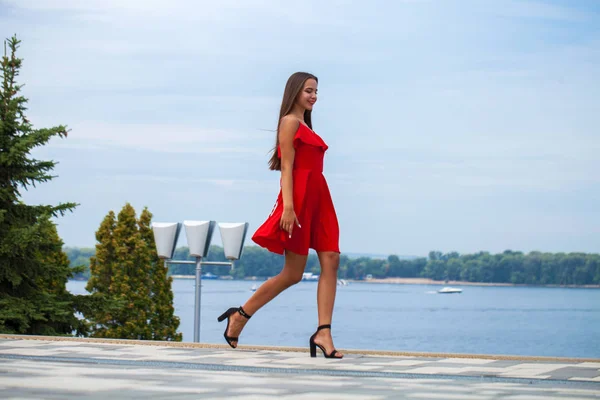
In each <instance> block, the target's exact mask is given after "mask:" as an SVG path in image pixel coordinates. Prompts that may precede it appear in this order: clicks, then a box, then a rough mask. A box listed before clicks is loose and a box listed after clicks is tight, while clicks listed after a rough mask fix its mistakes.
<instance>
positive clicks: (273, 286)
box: [227, 251, 308, 347]
mask: <svg viewBox="0 0 600 400" xmlns="http://www.w3.org/2000/svg"><path fill="white" fill-rule="evenodd" d="M307 258H308V256H303V255H300V254H296V253H292V252H291V251H286V252H285V263H284V265H283V269H282V270H281V272H280V273H279V274H277V275H276V276H274V277H272V278H270V279H268V280H266V281H265V282H264V283H263V284H262V285H260V286H259V288H258V289H256V292H254V294H253V295H252V296H251V297H250V298H249V299H248V301H246V304H244V305H243V306H242V308H243V309H244V311H245V312H246V313H247V314H249V315H254V313H255V312H257V311H258V310H259V309H260V308H261V307H262V306H264V305H265V304H267V303H268V302H269V301H271V300H273V299H274V298H275V297H277V295H278V294H279V293H281V292H283V291H284V290H285V289H287V288H289V287H290V286H292V285H294V284H296V283H298V282H300V281H301V280H302V273H304V268H305V266H306V260H307ZM247 321H248V320H247V319H246V318H245V317H243V316H242V315H240V314H239V313H237V312H236V313H234V314H232V315H231V316H230V317H229V330H228V332H227V336H233V337H237V336H239V334H240V332H241V331H242V329H244V325H246V322H247ZM231 344H232V345H233V346H234V347H237V342H235V341H233V342H231Z"/></svg>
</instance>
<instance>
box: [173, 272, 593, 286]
mask: <svg viewBox="0 0 600 400" xmlns="http://www.w3.org/2000/svg"><path fill="white" fill-rule="evenodd" d="M171 276H172V277H173V279H195V276H194V275H171ZM225 279H226V280H231V278H225ZM244 280H245V281H263V280H264V279H262V278H256V277H248V278H246V279H244ZM346 281H348V282H360V283H393V284H398V285H442V286H515V287H517V286H523V287H569V288H588V289H600V285H530V284H518V285H515V284H513V283H489V282H467V281H448V282H446V281H435V280H433V279H429V278H384V279H367V280H356V279H346Z"/></svg>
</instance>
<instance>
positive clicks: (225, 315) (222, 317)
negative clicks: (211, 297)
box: [217, 306, 252, 349]
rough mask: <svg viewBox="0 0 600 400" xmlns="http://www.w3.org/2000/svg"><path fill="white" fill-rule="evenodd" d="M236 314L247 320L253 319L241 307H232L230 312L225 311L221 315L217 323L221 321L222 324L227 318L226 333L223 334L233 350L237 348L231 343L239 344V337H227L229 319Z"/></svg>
mask: <svg viewBox="0 0 600 400" xmlns="http://www.w3.org/2000/svg"><path fill="white" fill-rule="evenodd" d="M236 312H238V313H240V315H241V316H243V317H244V318H246V319H250V317H252V316H251V315H249V314H247V313H246V312H245V311H244V309H243V308H242V307H241V306H240V307H238V308H235V307H231V308H230V309H229V310H227V311H225V312H224V313H223V314H221V315H220V316H219V317H218V318H217V321H219V322H222V321H223V320H224V319H225V318H227V327H225V332H224V333H223V337H224V338H225V341H226V342H227V344H228V345H229V346H230V347H231V348H233V349H235V348H236V346H234V345H233V344H231V342H237V341H238V337H237V336H227V331H228V330H229V317H231V316H232V315H233V314H234V313H236Z"/></svg>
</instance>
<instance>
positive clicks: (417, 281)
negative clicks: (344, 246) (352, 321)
mask: <svg viewBox="0 0 600 400" xmlns="http://www.w3.org/2000/svg"><path fill="white" fill-rule="evenodd" d="M349 281H350V282H368V283H394V284H401V285H443V286H527V287H535V286H539V287H573V288H575V287H576V288H593V289H600V285H530V284H518V285H515V284H513V283H490V282H467V281H435V280H433V279H429V278H384V279H369V280H365V281H355V280H349Z"/></svg>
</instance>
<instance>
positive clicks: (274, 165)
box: [269, 72, 319, 171]
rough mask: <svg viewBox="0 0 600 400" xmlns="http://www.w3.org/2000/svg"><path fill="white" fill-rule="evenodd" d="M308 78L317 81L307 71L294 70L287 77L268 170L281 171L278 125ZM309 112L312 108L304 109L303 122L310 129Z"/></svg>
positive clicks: (290, 108) (292, 105) (288, 111)
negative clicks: (278, 150)
mask: <svg viewBox="0 0 600 400" xmlns="http://www.w3.org/2000/svg"><path fill="white" fill-rule="evenodd" d="M309 79H314V80H315V81H317V83H318V82H319V80H318V79H317V77H316V76H314V75H313V74H309V73H308V72H296V73H294V74H292V76H290V77H289V79H288V81H287V83H286V85H285V90H284V92H283V100H282V101H281V109H280V110H279V120H278V121H277V132H276V133H275V147H274V148H273V154H272V155H271V158H270V159H269V169H270V170H273V171H281V159H280V158H279V156H278V155H277V147H278V146H279V126H280V125H281V119H282V118H283V117H285V116H286V115H288V114H289V113H290V111H292V108H293V107H294V103H295V101H296V97H298V93H300V91H301V90H302V88H303V87H304V83H305V82H306V81H307V80H309ZM311 113H312V110H305V111H304V122H306V124H307V125H308V127H309V128H310V129H312V119H311Z"/></svg>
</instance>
